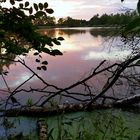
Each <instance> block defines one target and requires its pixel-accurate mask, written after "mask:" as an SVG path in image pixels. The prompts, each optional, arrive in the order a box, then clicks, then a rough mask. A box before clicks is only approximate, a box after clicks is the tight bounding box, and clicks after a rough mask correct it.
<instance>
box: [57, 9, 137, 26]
mask: <svg viewBox="0 0 140 140" xmlns="http://www.w3.org/2000/svg"><path fill="white" fill-rule="evenodd" d="M134 17H137V14H136V11H133V12H129V11H127V12H126V13H124V14H123V13H122V14H111V15H108V14H103V15H101V16H99V14H96V15H94V16H93V17H92V18H91V19H90V20H89V21H86V20H78V19H73V18H71V17H67V18H60V19H59V20H58V25H59V26H66V27H84V26H122V25H126V24H127V23H129V22H130V21H131V20H133V18H134Z"/></svg>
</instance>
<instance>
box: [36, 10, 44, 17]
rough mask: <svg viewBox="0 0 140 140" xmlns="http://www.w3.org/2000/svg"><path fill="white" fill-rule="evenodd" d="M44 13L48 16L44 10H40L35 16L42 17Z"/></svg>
mask: <svg viewBox="0 0 140 140" xmlns="http://www.w3.org/2000/svg"><path fill="white" fill-rule="evenodd" d="M43 15H45V16H46V13H45V12H43V11H38V12H37V13H36V14H35V17H36V18H38V17H42V16H43Z"/></svg>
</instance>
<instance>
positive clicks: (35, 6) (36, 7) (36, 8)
mask: <svg viewBox="0 0 140 140" xmlns="http://www.w3.org/2000/svg"><path fill="white" fill-rule="evenodd" d="M34 8H35V10H36V11H38V5H37V4H36V3H34Z"/></svg>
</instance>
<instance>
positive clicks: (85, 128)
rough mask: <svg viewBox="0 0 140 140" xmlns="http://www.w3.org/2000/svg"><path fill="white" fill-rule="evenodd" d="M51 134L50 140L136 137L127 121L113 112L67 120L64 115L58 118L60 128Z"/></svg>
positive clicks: (124, 138) (110, 139) (128, 138)
mask: <svg viewBox="0 0 140 140" xmlns="http://www.w3.org/2000/svg"><path fill="white" fill-rule="evenodd" d="M50 127H51V126H50ZM56 129H58V130H57V131H58V132H56ZM50 132H51V136H50V138H49V140H53V139H57V140H132V139H133V136H135V133H134V131H133V130H132V129H131V128H129V127H127V125H126V121H125V119H124V118H123V117H122V116H121V115H120V114H113V113H112V112H109V113H108V114H104V113H100V112H98V113H97V114H96V115H95V116H92V117H91V118H86V117H83V118H81V117H79V118H78V117H77V118H65V117H64V115H63V114H62V115H61V116H58V128H52V129H50Z"/></svg>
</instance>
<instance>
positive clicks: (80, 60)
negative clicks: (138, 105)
mask: <svg viewBox="0 0 140 140" xmlns="http://www.w3.org/2000/svg"><path fill="white" fill-rule="evenodd" d="M112 30H114V29H113V28H112V29H111V30H110V29H109V28H104V29H102V28H90V27H88V28H62V29H60V28H57V29H40V30H38V32H40V33H41V34H44V35H48V36H53V37H59V36H62V37H64V39H65V40H64V41H62V42H61V45H60V46H53V48H57V49H59V50H60V51H61V52H62V53H63V56H55V57H54V56H49V55H47V54H44V53H43V54H41V56H42V59H43V60H47V61H48V63H49V64H48V66H47V71H39V70H37V66H38V65H39V64H38V63H36V59H39V58H38V57H37V56H34V55H33V54H34V51H33V50H32V51H30V53H29V54H28V55H27V56H21V57H20V58H19V57H17V56H14V55H9V56H8V57H9V58H11V59H15V60H18V59H21V58H22V59H24V61H25V64H26V65H27V66H29V67H30V68H31V69H33V70H34V71H35V72H36V73H37V74H38V75H39V76H41V77H43V79H44V80H45V81H47V82H48V83H50V84H54V85H56V86H58V87H62V88H65V87H68V86H69V85H71V84H73V83H75V82H76V81H78V80H80V79H82V78H83V77H85V76H86V75H88V74H89V73H90V72H91V70H92V69H93V68H95V67H97V66H98V65H99V63H100V62H101V61H103V60H107V63H106V64H108V65H109V64H112V63H114V62H122V61H123V60H124V59H125V58H126V57H127V56H128V55H129V54H131V49H130V48H129V47H128V46H125V45H124V44H123V42H122V41H121V38H120V36H118V34H117V32H116V31H114V32H113V33H112V32H110V31H112ZM0 68H1V70H2V69H3V70H8V72H9V73H8V75H7V76H5V80H6V82H7V84H8V86H9V88H10V90H11V91H12V90H14V89H16V88H17V87H18V86H19V85H20V84H22V83H23V82H24V81H26V80H27V79H28V78H29V77H30V76H31V75H32V73H31V72H30V71H29V70H27V69H26V68H25V67H24V66H23V65H21V64H19V63H11V62H7V61H6V62H2V63H1V67H0ZM0 78H1V79H0V96H1V98H5V96H6V97H7V96H8V95H9V93H8V90H7V87H6V84H5V82H4V79H3V78H2V77H0ZM106 78H107V75H106V74H105V73H103V74H101V75H98V76H96V77H95V78H93V79H92V80H90V85H91V86H93V88H92V92H93V93H99V92H100V91H101V89H102V87H103V85H104V83H105V82H106ZM118 85H119V86H118ZM118 85H115V86H114V89H113V90H112V89H110V90H109V91H108V92H107V93H106V95H111V96H114V95H117V96H118V95H123V96H126V94H127V93H128V90H130V88H129V86H128V85H127V83H125V84H118ZM39 88H44V84H43V83H42V82H40V80H38V79H37V78H36V77H34V78H32V79H31V80H30V81H29V82H27V83H26V84H25V85H23V86H22V87H20V88H19V89H18V90H21V92H18V93H17V94H16V98H17V99H18V100H19V101H20V102H21V103H22V104H23V105H24V104H27V102H28V101H29V99H31V100H33V101H34V102H35V101H38V99H39V98H40V96H42V95H44V94H47V93H49V91H46V93H42V92H37V91H36V92H35V91H34V92H28V91H29V90H30V89H39ZM22 89H25V90H22ZM47 90H50V91H54V89H53V88H49V89H47ZM131 90H132V89H131ZM71 92H78V93H81V92H85V90H84V89H83V87H81V86H79V87H76V88H74V89H72V90H71ZM137 92H138V91H137ZM114 93H115V94H114ZM81 98H83V97H81ZM56 100H58V98H57V99H56ZM59 100H60V97H59ZM65 100H67V101H69V102H72V103H73V102H74V103H77V102H78V101H77V100H74V99H72V98H65V99H63V102H64V101H65ZM109 112H111V113H112V112H113V114H115V115H116V116H117V117H119V120H120V121H119V123H121V121H122V120H123V121H122V122H124V126H122V125H121V126H122V127H123V128H125V129H126V128H129V130H128V132H131V133H133V132H134V133H133V139H134V140H135V139H136V138H137V137H138V136H139V134H140V133H139V125H140V120H139V117H140V114H139V112H138V111H135V112H134V111H132V112H131V111H122V110H118V109H116V110H115V109H113V110H97V111H94V112H77V113H72V114H71V113H70V114H66V115H63V116H55V117H49V118H45V119H46V121H47V123H48V125H49V130H51V129H53V128H55V129H54V131H53V135H54V137H57V135H58V133H59V125H60V124H59V123H60V122H61V121H62V122H63V125H64V122H65V123H66V124H65V127H64V129H66V130H68V131H69V132H70V133H72V134H74V136H73V137H76V136H77V133H76V132H79V134H80V131H79V130H81V133H82V132H83V131H84V130H88V131H87V132H88V133H89V134H90V132H91V129H92V120H94V119H95V118H96V119H97V120H98V116H100V117H101V116H102V115H103V114H105V115H107V114H109ZM98 113H99V115H97V114H98ZM120 116H121V117H120ZM106 118H107V117H106ZM1 119H2V118H1ZM102 119H103V118H102ZM71 120H76V121H74V122H70V121H71ZM9 121H11V122H14V124H15V127H12V128H7V129H5V128H4V127H3V126H2V125H1V127H0V137H1V138H2V137H4V136H6V135H9V134H18V133H20V132H23V134H24V135H31V138H33V139H37V138H36V121H37V118H26V117H18V118H9ZM81 121H82V123H81ZM102 121H103V122H106V121H104V120H102ZM1 122H2V120H1ZM97 122H98V121H97ZM71 123H72V124H71ZM121 124H123V123H121ZM83 128H85V129H83ZM115 131H117V130H115ZM111 132H112V131H111ZM131 133H129V134H131ZM109 134H110V131H109ZM111 134H112V135H113V133H111Z"/></svg>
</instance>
